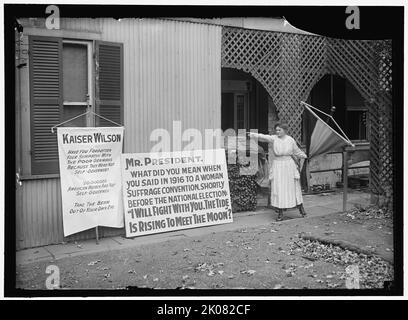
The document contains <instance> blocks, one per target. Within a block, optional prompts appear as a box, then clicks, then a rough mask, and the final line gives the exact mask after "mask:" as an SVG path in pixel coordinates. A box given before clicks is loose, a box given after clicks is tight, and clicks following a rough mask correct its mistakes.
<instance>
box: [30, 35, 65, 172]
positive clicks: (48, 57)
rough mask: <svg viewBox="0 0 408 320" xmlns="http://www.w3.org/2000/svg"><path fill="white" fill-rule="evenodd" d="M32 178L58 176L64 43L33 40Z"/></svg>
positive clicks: (42, 38) (31, 95) (31, 48)
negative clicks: (57, 128)
mask: <svg viewBox="0 0 408 320" xmlns="http://www.w3.org/2000/svg"><path fill="white" fill-rule="evenodd" d="M29 55H30V104H31V110H30V117H31V174H33V175H39V174H52V173H58V172H59V166H58V145H57V135H56V134H55V133H54V134H53V133H51V127H52V126H54V125H56V124H58V123H59V122H60V116H61V114H62V107H63V101H62V39H60V38H52V37H39V36H38V37H37V36H30V38H29Z"/></svg>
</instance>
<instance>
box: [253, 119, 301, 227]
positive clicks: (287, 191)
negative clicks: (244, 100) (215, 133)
mask: <svg viewBox="0 0 408 320" xmlns="http://www.w3.org/2000/svg"><path fill="white" fill-rule="evenodd" d="M275 131H276V135H266V134H260V133H252V132H250V133H248V135H249V137H254V138H258V140H260V141H265V142H269V143H271V144H272V148H271V150H273V153H274V158H273V161H272V165H271V169H270V171H269V180H270V182H271V205H272V206H273V207H275V208H278V219H277V220H278V221H281V220H282V219H283V209H288V208H293V207H298V209H299V212H300V214H301V215H302V217H304V216H306V212H305V210H304V208H303V198H302V190H301V188H300V173H299V170H298V168H297V165H296V163H295V160H294V157H295V158H297V159H305V158H306V154H305V153H304V152H303V151H302V150H300V149H299V147H298V146H297V144H296V142H295V140H294V139H293V138H292V137H291V136H289V135H287V131H288V125H287V124H285V123H277V124H276V125H275Z"/></svg>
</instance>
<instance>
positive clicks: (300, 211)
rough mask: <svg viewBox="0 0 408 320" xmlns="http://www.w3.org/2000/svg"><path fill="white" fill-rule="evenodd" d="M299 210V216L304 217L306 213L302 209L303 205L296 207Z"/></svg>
mask: <svg viewBox="0 0 408 320" xmlns="http://www.w3.org/2000/svg"><path fill="white" fill-rule="evenodd" d="M298 208H299V213H300V214H301V216H302V218H304V217H306V215H307V214H306V211H305V208H303V203H302V204H299V205H298Z"/></svg>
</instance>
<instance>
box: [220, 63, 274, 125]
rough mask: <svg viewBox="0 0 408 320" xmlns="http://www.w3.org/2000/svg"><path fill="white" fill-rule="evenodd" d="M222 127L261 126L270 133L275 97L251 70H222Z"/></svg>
mask: <svg viewBox="0 0 408 320" xmlns="http://www.w3.org/2000/svg"><path fill="white" fill-rule="evenodd" d="M221 83H222V85H221V92H222V93H221V94H222V97H221V129H222V130H223V131H225V130H227V129H234V130H235V131H237V130H238V129H246V130H249V129H258V131H259V132H261V133H268V113H269V109H270V104H271V101H272V99H271V98H270V96H269V94H268V93H267V91H266V90H265V88H264V87H263V86H262V85H261V84H260V83H259V82H258V81H257V80H256V79H255V78H254V77H253V76H251V75H250V74H249V73H246V72H244V71H240V70H237V69H232V68H222V69H221Z"/></svg>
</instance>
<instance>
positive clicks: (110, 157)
mask: <svg viewBox="0 0 408 320" xmlns="http://www.w3.org/2000/svg"><path fill="white" fill-rule="evenodd" d="M123 130H124V129H123V127H109V128H93V127H92V128H91V127H86V128H58V129H57V135H58V154H59V166H60V176H61V195H62V212H63V225H64V236H68V235H70V234H73V233H77V232H80V231H83V230H87V229H90V228H93V227H96V226H105V227H114V228H121V227H123V226H124V222H123V203H122V199H121V198H122V189H121V180H120V172H121V170H120V155H121V153H122V144H123Z"/></svg>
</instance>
